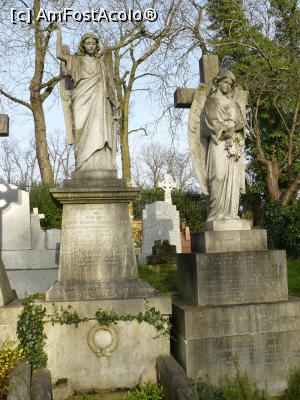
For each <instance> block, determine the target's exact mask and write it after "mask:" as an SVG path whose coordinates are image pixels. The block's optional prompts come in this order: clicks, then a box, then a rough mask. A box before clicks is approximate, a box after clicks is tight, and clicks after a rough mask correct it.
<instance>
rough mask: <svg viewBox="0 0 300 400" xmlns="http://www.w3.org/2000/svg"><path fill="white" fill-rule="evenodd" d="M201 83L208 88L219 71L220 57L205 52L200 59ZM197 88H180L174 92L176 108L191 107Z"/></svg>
mask: <svg viewBox="0 0 300 400" xmlns="http://www.w3.org/2000/svg"><path fill="white" fill-rule="evenodd" d="M199 70H200V71H199V72H200V83H204V84H205V85H206V86H207V88H208V89H209V86H210V84H211V82H212V80H213V78H214V77H215V76H216V75H217V73H218V72H219V59H218V56H217V55H215V54H204V55H203V56H202V57H201V59H200V61H199ZM195 91H196V89H188V88H178V89H177V90H176V91H175V93H174V105H175V108H191V105H192V102H193V98H194V95H195Z"/></svg>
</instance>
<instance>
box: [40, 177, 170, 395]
mask: <svg viewBox="0 0 300 400" xmlns="http://www.w3.org/2000/svg"><path fill="white" fill-rule="evenodd" d="M102 172H103V173H101V171H100V172H94V173H87V172H82V173H78V172H76V173H74V174H73V175H72V179H71V180H70V181H66V182H65V185H64V187H63V188H61V189H54V190H52V195H53V197H54V198H56V199H57V200H58V201H59V202H60V203H62V204H63V218H62V229H61V245H60V259H59V275H58V281H57V282H55V283H54V284H53V285H52V286H51V287H50V288H49V289H48V291H47V292H46V301H48V303H47V304H48V306H47V308H49V306H50V303H49V302H54V301H55V302H56V304H57V306H60V305H64V306H65V307H67V305H69V304H70V305H71V306H72V308H73V309H74V310H76V311H77V312H78V314H79V315H80V316H81V317H85V318H88V319H89V320H88V321H86V322H84V323H82V324H79V326H78V327H75V326H67V325H62V326H61V325H59V324H57V325H55V326H52V325H50V324H48V325H47V327H46V334H47V338H48V339H47V349H48V350H47V353H48V367H49V368H50V370H51V373H52V376H55V377H56V378H57V379H60V378H61V379H62V378H67V379H68V380H69V381H71V382H72V383H73V385H74V389H75V390H76V391H93V390H95V391H106V390H116V389H118V388H133V387H135V386H136V385H137V384H138V382H139V379H140V377H141V376H143V374H144V373H145V371H147V370H149V369H150V370H151V371H153V374H154V371H155V362H156V357H158V356H159V355H161V354H169V352H170V349H169V337H160V338H159V339H157V340H155V339H154V337H155V336H156V335H157V331H156V330H155V328H154V327H153V326H151V325H150V324H148V323H139V322H138V321H137V320H135V319H134V320H130V321H118V323H117V324H109V325H108V326H100V325H99V324H98V323H97V322H96V321H95V313H96V311H97V310H98V309H99V308H101V309H102V310H104V311H108V312H110V311H113V312H114V313H117V314H118V315H120V317H122V316H124V315H127V314H133V315H138V314H139V313H143V312H145V301H147V303H148V307H155V309H156V310H159V311H160V312H161V314H163V315H169V314H170V313H171V299H170V296H164V295H162V294H161V293H158V292H156V291H155V290H154V289H152V288H151V287H150V285H149V284H148V283H146V282H143V281H141V280H140V279H139V277H138V270H137V264H136V257H135V253H134V245H133V237H132V228H131V222H130V218H129V212H128V203H129V202H130V201H132V200H133V199H134V197H135V196H136V195H137V194H138V192H139V190H138V189H137V188H131V187H127V186H126V185H125V184H124V182H123V181H122V180H120V179H117V178H116V176H115V175H116V174H115V171H105V172H104V171H102ZM66 302H67V303H66Z"/></svg>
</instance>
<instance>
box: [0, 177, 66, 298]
mask: <svg viewBox="0 0 300 400" xmlns="http://www.w3.org/2000/svg"><path fill="white" fill-rule="evenodd" d="M40 218H41V215H39V214H38V211H37V209H35V210H34V211H33V214H32V215H30V207H29V193H28V192H26V191H24V190H19V189H18V188H17V187H16V186H14V185H10V184H3V183H2V184H0V220H1V240H0V254H1V258H2V261H3V263H4V265H5V268H6V272H7V276H8V279H9V281H10V285H11V287H12V289H13V290H14V291H15V293H16V295H17V296H18V297H20V298H22V297H24V294H25V293H27V294H31V293H36V292H42V291H45V290H46V289H48V287H49V286H50V285H51V284H52V283H53V282H54V281H55V279H56V278H57V273H58V256H59V233H58V232H57V230H55V231H51V230H50V231H49V232H45V231H43V230H42V228H41V226H40Z"/></svg>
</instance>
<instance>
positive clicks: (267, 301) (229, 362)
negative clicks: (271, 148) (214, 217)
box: [172, 220, 300, 395]
mask: <svg viewBox="0 0 300 400" xmlns="http://www.w3.org/2000/svg"><path fill="white" fill-rule="evenodd" d="M217 222H218V224H215V225H216V226H214V227H213V228H214V230H211V231H205V232H203V233H201V234H198V235H196V236H194V240H193V243H192V251H194V253H191V254H180V255H178V278H179V279H178V280H179V296H180V297H179V298H175V299H174V301H173V312H172V318H173V337H174V342H173V353H174V355H175V357H176V358H177V360H178V361H179V362H180V363H181V364H182V366H183V367H184V368H185V370H186V372H187V375H188V376H189V377H190V378H192V379H194V380H196V381H198V380H207V379H209V380H210V381H211V382H212V383H215V384H218V383H219V381H220V378H222V377H224V376H225V375H227V376H229V377H233V376H235V374H236V372H237V368H239V370H240V371H245V372H246V373H247V375H248V376H249V378H250V379H251V380H252V381H253V383H256V384H257V385H259V387H261V388H266V389H267V391H268V393H269V394H271V395H279V394H281V393H282V392H283V391H284V389H285V388H286V386H287V379H288V376H289V374H290V371H291V369H292V368H295V367H298V368H299V367H300V343H299V340H298V338H299V333H300V299H298V298H291V299H289V298H288V288H287V266H286V255H285V251H282V250H268V249H267V240H266V239H267V235H266V232H265V231H264V230H256V229H253V230H250V229H249V230H247V229H242V227H243V224H244V225H245V226H244V228H246V227H247V226H248V227H249V226H250V224H249V223H248V222H244V221H243V220H239V221H238V223H239V225H240V226H239V229H240V230H236V231H235V230H224V231H221V230H219V229H217V228H221V227H222V226H224V227H231V226H232V227H233V226H234V224H232V223H231V221H229V223H228V221H217ZM234 223H235V221H234ZM217 225H218V226H217ZM226 249H227V251H226Z"/></svg>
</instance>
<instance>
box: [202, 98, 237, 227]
mask: <svg viewBox="0 0 300 400" xmlns="http://www.w3.org/2000/svg"><path fill="white" fill-rule="evenodd" d="M204 116H205V124H206V128H207V129H206V131H207V134H208V137H209V141H208V150H207V158H206V174H207V182H208V187H209V203H210V213H209V216H208V219H207V220H208V221H211V220H215V219H237V218H239V217H238V209H239V197H240V193H244V191H245V166H244V141H245V139H244V129H243V128H242V129H241V130H240V131H239V132H235V133H234V135H233V137H232V138H231V139H225V138H224V137H223V135H224V132H225V131H226V130H228V129H230V128H234V127H235V126H236V125H242V126H244V118H243V115H242V111H241V108H240V106H239V104H238V103H236V102H235V101H234V100H233V99H231V98H228V97H226V96H225V95H222V94H213V95H211V96H210V97H209V98H208V99H207V101H206V102H205V106H204Z"/></svg>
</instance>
